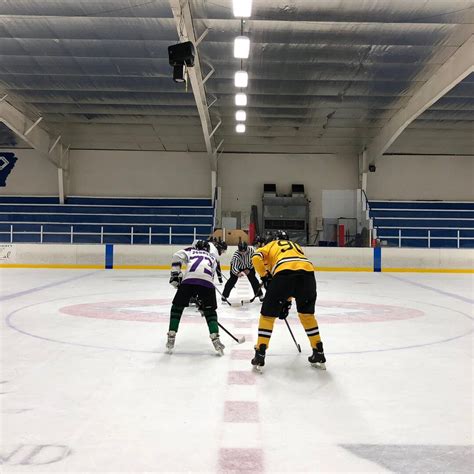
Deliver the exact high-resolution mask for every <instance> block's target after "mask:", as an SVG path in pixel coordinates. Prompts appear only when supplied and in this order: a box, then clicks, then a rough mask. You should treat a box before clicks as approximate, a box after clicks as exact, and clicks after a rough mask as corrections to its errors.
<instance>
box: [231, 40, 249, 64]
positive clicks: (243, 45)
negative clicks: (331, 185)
mask: <svg viewBox="0 0 474 474" xmlns="http://www.w3.org/2000/svg"><path fill="white" fill-rule="evenodd" d="M249 53H250V39H249V38H248V37H247V36H237V38H235V40H234V58H240V59H247V58H248V57H249Z"/></svg>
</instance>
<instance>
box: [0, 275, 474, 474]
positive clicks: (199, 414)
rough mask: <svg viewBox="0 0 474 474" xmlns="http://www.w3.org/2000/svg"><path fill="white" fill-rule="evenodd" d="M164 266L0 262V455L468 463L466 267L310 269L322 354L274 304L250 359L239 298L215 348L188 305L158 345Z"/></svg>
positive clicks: (25, 463) (195, 461)
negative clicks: (2, 265) (323, 364)
mask: <svg viewBox="0 0 474 474" xmlns="http://www.w3.org/2000/svg"><path fill="white" fill-rule="evenodd" d="M168 276H169V272H167V271H139V270H122V271H119V270H113V271H110V270H109V271H95V270H41V269H38V270H33V269H3V270H1V272H0V278H1V294H0V301H1V314H2V330H1V356H2V360H1V375H0V392H1V395H0V401H1V415H0V416H1V444H2V446H1V452H0V463H1V464H2V465H1V466H0V467H1V469H0V470H1V471H2V472H27V473H38V472H77V473H89V472H94V473H95V472H130V473H131V472H134V473H137V472H229V473H230V472H262V473H263V472H267V473H273V472H291V473H296V472H315V473H316V472H317V473H319V472H444V473H446V472H466V473H467V472H471V470H472V467H473V458H472V452H473V451H472V444H473V416H472V413H473V403H472V401H473V398H472V395H473V393H472V391H473V371H472V368H473V366H472V342H473V338H472V332H473V299H474V295H473V276H472V275H458V274H402V273H393V274H386V273H383V274H377V273H318V274H317V280H318V302H317V317H318V322H319V327H320V331H321V335H322V338H323V342H324V346H325V351H326V357H327V359H328V362H327V369H328V370H327V371H326V372H324V371H319V370H317V369H314V368H312V367H310V365H309V364H308V362H307V356H308V355H309V354H310V352H311V351H310V347H309V343H308V340H307V339H306V336H305V334H304V331H303V329H302V327H301V326H300V324H299V321H298V319H297V318H296V314H295V312H294V309H292V311H291V313H290V317H289V322H290V324H291V327H292V329H293V332H294V334H295V337H296V339H297V340H298V342H299V343H300V344H301V346H302V349H303V353H302V354H298V352H297V351H296V348H295V346H294V344H293V341H292V340H291V338H290V335H289V333H288V330H287V328H286V326H285V324H284V323H283V322H282V321H277V322H276V324H275V330H274V333H273V337H272V340H271V345H270V349H269V352H268V356H267V360H266V366H265V372H264V373H263V374H261V375H260V374H255V373H253V372H252V371H251V366H250V359H251V357H252V354H253V351H252V348H253V343H254V342H255V340H256V334H257V324H258V316H259V304H258V303H257V302H255V303H253V304H249V305H245V306H243V307H232V308H231V307H228V306H227V305H220V307H219V309H218V313H219V318H220V319H219V320H220V322H221V323H222V324H223V325H224V326H226V327H227V328H228V329H229V330H231V331H232V332H235V334H238V335H245V337H246V339H247V342H246V343H244V344H241V345H238V344H236V343H235V342H233V341H232V340H231V339H230V338H229V337H227V336H226V335H225V334H224V333H221V334H222V335H221V339H222V341H223V342H224V344H225V345H226V351H225V356H224V357H218V356H216V355H215V352H214V350H213V347H212V345H211V342H210V340H209V337H208V332H207V327H206V324H205V321H204V320H203V319H202V318H201V316H200V314H199V313H198V312H197V311H196V310H195V309H191V308H190V309H187V310H186V311H185V313H184V315H183V319H182V323H181V327H180V331H179V332H178V336H177V340H176V348H175V352H174V354H172V355H169V354H166V353H165V350H164V345H165V341H166V332H167V329H168V318H169V308H170V302H171V298H172V296H173V293H174V290H173V288H172V287H171V286H169V284H168ZM220 289H221V290H222V287H220ZM250 296H252V295H251V289H250V286H249V285H248V283H247V281H246V280H244V279H240V280H239V283H238V286H237V287H236V288H235V289H234V291H233V292H232V293H231V297H230V300H231V301H234V302H238V301H240V300H241V299H242V298H244V297H250Z"/></svg>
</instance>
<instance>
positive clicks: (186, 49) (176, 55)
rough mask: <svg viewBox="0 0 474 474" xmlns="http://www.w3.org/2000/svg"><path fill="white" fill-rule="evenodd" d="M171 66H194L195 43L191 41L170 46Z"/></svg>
mask: <svg viewBox="0 0 474 474" xmlns="http://www.w3.org/2000/svg"><path fill="white" fill-rule="evenodd" d="M168 58H169V63H170V66H183V65H184V64H186V66H188V67H193V66H194V45H193V43H191V41H186V42H185V43H178V44H173V45H171V46H168Z"/></svg>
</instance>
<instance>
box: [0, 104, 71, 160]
mask: <svg viewBox="0 0 474 474" xmlns="http://www.w3.org/2000/svg"><path fill="white" fill-rule="evenodd" d="M0 122H3V123H4V124H5V125H6V126H7V127H8V128H9V129H10V130H12V131H13V132H14V133H16V134H17V135H18V136H19V137H20V138H21V139H22V140H23V141H25V142H26V143H28V144H29V145H30V146H31V147H32V148H34V149H35V150H36V151H38V152H39V153H40V155H42V156H43V158H46V159H48V160H49V161H51V163H53V164H54V166H56V167H57V168H59V167H60V163H61V158H62V156H63V154H64V150H66V147H65V146H64V145H63V144H62V143H61V142H60V140H58V139H57V140H56V141H53V140H52V139H51V136H50V135H49V133H48V132H47V131H46V130H44V129H43V128H41V127H40V126H39V125H38V123H39V119H38V120H36V121H33V120H30V119H29V118H28V117H26V115H25V114H23V112H20V111H19V110H18V109H17V108H15V107H14V106H13V105H11V104H10V103H8V102H7V101H6V100H3V101H1V102H0Z"/></svg>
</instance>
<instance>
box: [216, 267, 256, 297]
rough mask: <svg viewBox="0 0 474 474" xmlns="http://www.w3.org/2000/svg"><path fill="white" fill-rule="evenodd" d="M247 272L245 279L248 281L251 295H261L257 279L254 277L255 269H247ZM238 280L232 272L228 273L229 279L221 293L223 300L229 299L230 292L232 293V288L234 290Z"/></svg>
mask: <svg viewBox="0 0 474 474" xmlns="http://www.w3.org/2000/svg"><path fill="white" fill-rule="evenodd" d="M247 270H249V274H248V275H247V278H248V279H249V282H250V284H251V285H252V288H253V294H254V295H256V294H258V295H261V294H262V290H261V289H260V284H259V283H258V280H257V277H256V276H255V269H254V268H247ZM242 271H244V270H242ZM238 278H239V276H238V275H234V274H233V273H232V272H230V277H229V279H228V280H227V283H226V284H225V286H224V291H223V292H222V296H224V297H225V298H228V297H229V295H230V292H231V291H232V288H234V286H235V284H236V283H237V280H238Z"/></svg>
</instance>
